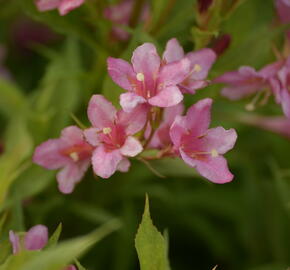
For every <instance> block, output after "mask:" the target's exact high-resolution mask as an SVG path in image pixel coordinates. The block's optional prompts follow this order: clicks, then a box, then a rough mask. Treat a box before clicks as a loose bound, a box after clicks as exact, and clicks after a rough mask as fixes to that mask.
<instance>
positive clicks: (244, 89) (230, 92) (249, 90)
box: [221, 84, 263, 100]
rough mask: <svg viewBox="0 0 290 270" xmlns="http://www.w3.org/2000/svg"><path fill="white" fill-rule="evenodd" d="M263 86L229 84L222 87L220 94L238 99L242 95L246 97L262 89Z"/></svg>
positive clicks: (231, 98)
mask: <svg viewBox="0 0 290 270" xmlns="http://www.w3.org/2000/svg"><path fill="white" fill-rule="evenodd" d="M262 88H263V86H262V85H261V84H260V85H256V84H255V85H250V84H249V85H245V86H229V87H225V88H223V89H222V91H221V94H222V95H223V96H224V97H227V98H228V99H230V100H238V99H241V98H243V97H247V96H249V95H251V94H253V93H256V92H257V91H259V90H262Z"/></svg>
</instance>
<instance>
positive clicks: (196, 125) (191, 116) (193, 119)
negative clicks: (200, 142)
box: [186, 98, 212, 136]
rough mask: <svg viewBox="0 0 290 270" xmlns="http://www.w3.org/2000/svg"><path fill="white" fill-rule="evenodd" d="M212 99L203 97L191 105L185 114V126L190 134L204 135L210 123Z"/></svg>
mask: <svg viewBox="0 0 290 270" xmlns="http://www.w3.org/2000/svg"><path fill="white" fill-rule="evenodd" d="M211 105H212V99H210V98H205V99H202V100H200V101H198V102H197V103H195V104H194V105H192V106H191V107H190V108H189V109H188V111H187V114H186V123H187V128H188V129H189V130H191V134H192V136H200V135H204V133H205V132H206V130H207V129H208V127H209V124H210V118H211V117H210V111H211Z"/></svg>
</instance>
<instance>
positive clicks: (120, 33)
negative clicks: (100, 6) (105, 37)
mask: <svg viewBox="0 0 290 270" xmlns="http://www.w3.org/2000/svg"><path fill="white" fill-rule="evenodd" d="M133 6H134V1H133V0H125V1H121V2H120V3H118V4H115V5H110V6H109V7H107V8H106V9H105V10H104V17H105V18H106V19H108V20H110V21H112V23H114V26H113V31H112V34H113V36H115V37H116V38H117V39H119V40H127V39H128V38H129V36H130V35H129V33H128V32H127V31H125V30H124V29H122V27H120V25H121V26H127V25H129V21H130V17H131V13H132V9H133ZM148 15H149V9H148V5H145V6H144V7H143V10H142V14H141V16H140V20H141V21H144V20H146V18H147V17H148Z"/></svg>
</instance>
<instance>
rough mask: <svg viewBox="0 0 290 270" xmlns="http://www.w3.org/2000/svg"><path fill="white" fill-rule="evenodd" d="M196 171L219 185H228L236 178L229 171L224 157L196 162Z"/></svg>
mask: <svg viewBox="0 0 290 270" xmlns="http://www.w3.org/2000/svg"><path fill="white" fill-rule="evenodd" d="M195 162H196V170H197V171H198V172H199V173H200V174H201V175H202V176H203V177H205V178H207V179H208V180H209V181H211V182H213V183H217V184H223V183H227V182H230V181H232V180H233V178H234V176H233V175H232V173H231V172H230V171H229V169H228V165H227V161H226V159H225V158H224V157H222V156H218V157H210V156H209V157H208V158H207V159H206V161H201V160H195Z"/></svg>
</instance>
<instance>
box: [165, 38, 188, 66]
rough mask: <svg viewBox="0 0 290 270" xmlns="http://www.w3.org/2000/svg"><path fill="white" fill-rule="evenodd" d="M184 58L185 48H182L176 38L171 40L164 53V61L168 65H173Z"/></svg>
mask: <svg viewBox="0 0 290 270" xmlns="http://www.w3.org/2000/svg"><path fill="white" fill-rule="evenodd" d="M183 56H184V51H183V48H182V47H181V46H180V44H179V42H178V40H177V39H176V38H172V39H170V40H169V41H168V42H167V44H166V48H165V51H164V53H163V59H164V60H165V61H166V63H171V62H174V61H178V60H180V59H182V58H183Z"/></svg>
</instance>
